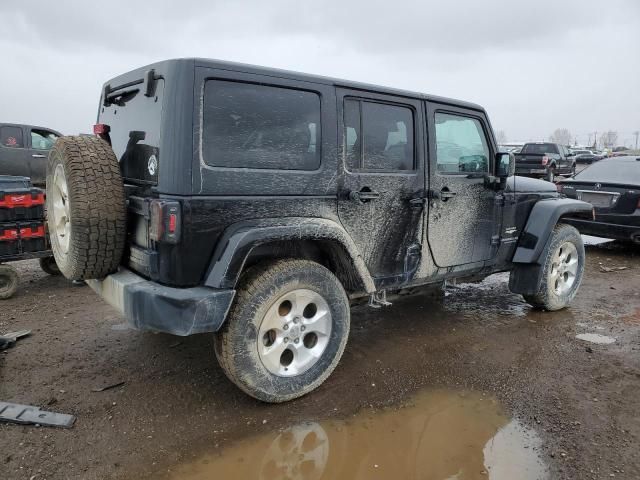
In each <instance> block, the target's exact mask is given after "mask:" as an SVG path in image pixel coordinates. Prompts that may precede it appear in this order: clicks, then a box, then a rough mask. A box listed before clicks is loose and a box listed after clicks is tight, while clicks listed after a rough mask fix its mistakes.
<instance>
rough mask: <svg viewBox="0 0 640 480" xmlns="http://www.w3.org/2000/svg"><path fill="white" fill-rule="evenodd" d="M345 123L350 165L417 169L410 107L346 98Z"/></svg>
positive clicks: (377, 168)
mask: <svg viewBox="0 0 640 480" xmlns="http://www.w3.org/2000/svg"><path fill="white" fill-rule="evenodd" d="M344 125H345V132H344V136H345V144H346V145H345V151H346V163H347V166H348V168H349V169H351V170H359V169H362V170H413V169H414V165H415V162H414V158H415V156H414V141H413V132H414V120H413V110H412V109H411V108H409V107H401V106H398V105H389V104H385V103H375V102H367V101H363V100H355V99H347V100H346V101H345V105H344Z"/></svg>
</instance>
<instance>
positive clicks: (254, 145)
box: [202, 80, 320, 170]
mask: <svg viewBox="0 0 640 480" xmlns="http://www.w3.org/2000/svg"><path fill="white" fill-rule="evenodd" d="M203 107H204V108H203V119H202V157H203V159H204V162H205V163H206V164H207V165H209V166H211V167H228V168H251V169H280V170H316V169H318V168H319V167H320V96H319V95H318V94H317V93H314V92H309V91H305V90H295V89H291V88H283V87H274V86H269V85H257V84H252V83H241V82H229V81H223V80H208V81H207V82H206V83H205V87H204V104H203Z"/></svg>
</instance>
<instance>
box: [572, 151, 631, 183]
mask: <svg viewBox="0 0 640 480" xmlns="http://www.w3.org/2000/svg"><path fill="white" fill-rule="evenodd" d="M574 178H575V179H576V180H578V181H581V182H606V183H622V184H640V160H636V157H622V158H620V157H619V158H617V159H615V160H614V159H610V160H607V159H605V160H600V161H599V162H597V163H594V164H593V165H591V166H589V167H587V168H585V169H584V170H583V171H581V172H580V173H578V174H577V175H576V176H575V177H574Z"/></svg>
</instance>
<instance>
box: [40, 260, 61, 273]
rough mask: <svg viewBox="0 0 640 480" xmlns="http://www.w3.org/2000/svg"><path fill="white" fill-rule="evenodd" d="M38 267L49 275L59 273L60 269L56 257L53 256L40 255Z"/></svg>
mask: <svg viewBox="0 0 640 480" xmlns="http://www.w3.org/2000/svg"><path fill="white" fill-rule="evenodd" d="M39 262H40V268H41V269H42V271H43V272H44V273H48V274H49V275H60V269H59V268H58V264H57V263H56V259H55V258H53V257H42V258H41V259H40V260H39Z"/></svg>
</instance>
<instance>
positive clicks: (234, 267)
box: [205, 217, 376, 293]
mask: <svg viewBox="0 0 640 480" xmlns="http://www.w3.org/2000/svg"><path fill="white" fill-rule="evenodd" d="M298 240H312V241H313V240H316V241H318V240H319V241H327V240H328V241H331V242H336V243H338V244H340V246H341V247H342V248H343V249H344V250H345V251H346V253H347V254H348V255H349V257H350V259H351V262H352V268H354V269H355V274H357V276H358V277H359V280H360V282H361V284H362V286H363V288H364V291H366V292H367V293H372V292H375V290H376V288H375V285H374V282H373V278H372V277H371V274H370V272H369V270H368V268H367V266H366V265H365V263H364V260H363V259H362V256H361V255H360V252H359V250H358V248H357V247H356V245H355V243H354V242H353V240H352V239H351V237H350V236H349V234H348V233H347V232H346V230H345V229H344V228H343V227H342V226H341V225H340V224H338V223H337V222H334V221H332V220H327V219H323V218H304V217H286V218H273V219H263V220H249V221H244V222H238V223H236V224H233V225H231V226H230V227H228V228H227V229H226V230H225V232H224V234H223V235H222V237H221V238H220V240H219V241H218V244H217V246H216V248H215V251H214V253H213V257H212V258H211V262H210V264H209V269H208V270H207V274H206V278H205V286H207V287H212V288H220V289H229V288H235V287H236V284H237V282H238V279H239V278H240V274H241V273H242V270H243V268H244V266H245V262H246V260H247V258H248V257H249V255H250V254H251V251H252V250H253V249H254V248H256V247H258V246H260V245H264V244H266V243H270V242H278V241H298Z"/></svg>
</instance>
